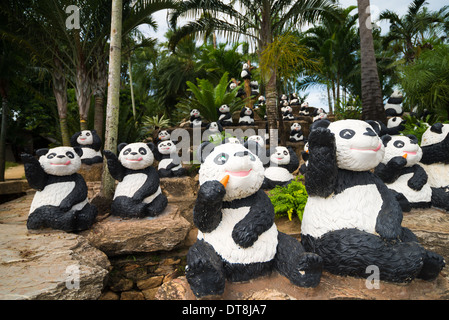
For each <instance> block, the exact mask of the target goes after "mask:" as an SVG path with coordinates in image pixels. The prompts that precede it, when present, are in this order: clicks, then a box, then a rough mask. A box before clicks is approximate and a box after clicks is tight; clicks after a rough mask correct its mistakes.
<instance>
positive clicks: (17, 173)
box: [5, 164, 25, 180]
mask: <svg viewBox="0 0 449 320" xmlns="http://www.w3.org/2000/svg"><path fill="white" fill-rule="evenodd" d="M14 179H25V170H24V169H23V164H20V165H18V166H15V167H11V168H8V169H6V171H5V180H14Z"/></svg>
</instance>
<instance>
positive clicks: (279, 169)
mask: <svg viewBox="0 0 449 320" xmlns="http://www.w3.org/2000/svg"><path fill="white" fill-rule="evenodd" d="M268 165H269V166H268V167H267V168H266V169H265V173H264V180H263V184H262V189H265V190H269V189H273V188H275V187H276V186H281V187H286V186H287V185H288V184H289V183H290V182H292V180H293V178H294V177H293V174H292V173H293V172H294V171H296V170H297V169H298V167H299V159H298V156H297V155H296V153H295V151H294V150H293V148H292V147H281V146H278V147H275V148H272V149H271V150H270V161H269V164H268Z"/></svg>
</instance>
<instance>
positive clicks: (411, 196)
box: [387, 173, 432, 202]
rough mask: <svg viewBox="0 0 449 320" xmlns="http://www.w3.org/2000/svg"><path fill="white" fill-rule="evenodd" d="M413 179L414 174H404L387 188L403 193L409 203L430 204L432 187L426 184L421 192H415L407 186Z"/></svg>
mask: <svg viewBox="0 0 449 320" xmlns="http://www.w3.org/2000/svg"><path fill="white" fill-rule="evenodd" d="M411 177H413V173H407V174H404V175H402V176H400V177H399V178H398V179H397V180H396V181H395V182H393V183H390V184H387V187H388V188H389V189H393V190H395V191H397V192H399V193H402V194H403V195H404V196H405V198H407V200H408V201H409V202H430V201H431V198H432V189H431V188H430V185H429V184H428V183H426V184H425V185H424V186H423V187H422V189H421V190H419V191H416V190H413V189H412V188H410V187H409V186H408V184H407V183H408V181H409V180H410V178H411Z"/></svg>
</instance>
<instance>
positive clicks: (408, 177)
mask: <svg viewBox="0 0 449 320" xmlns="http://www.w3.org/2000/svg"><path fill="white" fill-rule="evenodd" d="M382 143H383V144H384V147H385V155H384V157H383V159H382V161H381V163H380V164H379V165H378V166H377V167H376V168H375V170H374V174H376V175H377V176H378V177H379V178H381V179H382V181H383V182H384V183H385V184H386V186H387V187H388V189H390V190H392V192H393V193H394V194H395V196H396V199H397V200H398V201H399V203H400V205H401V207H402V211H404V212H408V211H410V209H411V208H429V207H431V205H432V189H431V188H430V185H429V184H428V183H427V174H426V172H425V171H424V169H423V168H422V166H421V165H420V164H419V161H420V160H421V158H422V150H421V147H420V146H419V144H418V139H417V138H416V137H415V136H413V135H408V136H390V135H384V136H382ZM448 200H449V198H448ZM448 205H449V204H448Z"/></svg>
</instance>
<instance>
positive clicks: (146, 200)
mask: <svg viewBox="0 0 449 320" xmlns="http://www.w3.org/2000/svg"><path fill="white" fill-rule="evenodd" d="M117 150H118V152H119V156H118V157H117V156H116V155H115V154H114V153H112V152H111V151H109V150H105V151H104V155H105V156H106V158H107V164H108V169H109V173H110V174H111V176H112V177H113V178H114V179H115V180H118V181H119V183H118V184H117V187H116V189H115V193H114V198H113V201H112V205H111V214H112V215H114V216H120V217H122V218H144V217H155V216H157V215H159V214H160V213H161V212H162V211H164V209H165V207H166V206H167V203H168V201H167V197H166V196H165V195H164V194H163V193H162V191H161V188H160V185H159V175H158V173H157V171H156V169H155V168H154V167H153V166H152V164H153V161H154V154H153V152H154V150H155V147H154V145H153V144H152V143H148V144H146V143H141V142H137V143H130V144H126V143H121V144H119V145H118V147H117Z"/></svg>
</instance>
